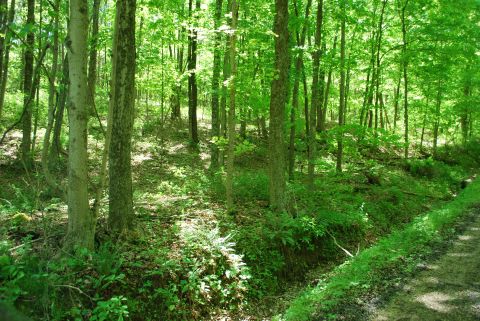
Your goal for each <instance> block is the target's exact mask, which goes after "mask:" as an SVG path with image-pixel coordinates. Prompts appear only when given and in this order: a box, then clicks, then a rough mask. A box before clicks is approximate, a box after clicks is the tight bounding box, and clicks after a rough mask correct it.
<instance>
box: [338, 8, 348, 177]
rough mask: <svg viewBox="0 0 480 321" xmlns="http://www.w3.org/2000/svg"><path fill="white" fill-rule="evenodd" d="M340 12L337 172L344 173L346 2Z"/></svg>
mask: <svg viewBox="0 0 480 321" xmlns="http://www.w3.org/2000/svg"><path fill="white" fill-rule="evenodd" d="M340 6H341V7H340V10H341V12H342V22H341V28H340V29H341V31H340V105H339V108H338V126H339V129H340V130H339V133H338V136H337V142H338V150H337V172H338V173H341V172H342V161H343V132H342V130H343V125H344V115H345V42H346V41H345V20H346V10H345V0H341V2H340Z"/></svg>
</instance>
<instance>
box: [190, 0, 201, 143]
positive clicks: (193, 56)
mask: <svg viewBox="0 0 480 321" xmlns="http://www.w3.org/2000/svg"><path fill="white" fill-rule="evenodd" d="M195 3H196V5H195V8H196V10H197V11H198V10H200V0H196V2H195ZM188 9H189V14H190V17H192V15H193V0H189V3H188ZM197 45H198V31H197V28H196V26H192V30H190V31H189V35H188V48H189V50H188V74H189V76H188V120H189V122H188V123H189V127H188V128H189V133H190V140H191V143H192V144H194V145H197V144H198V142H199V140H198V125H197V106H198V86H197V77H196V69H197Z"/></svg>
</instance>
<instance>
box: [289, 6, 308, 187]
mask: <svg viewBox="0 0 480 321" xmlns="http://www.w3.org/2000/svg"><path fill="white" fill-rule="evenodd" d="M294 4H295V14H296V16H297V17H299V13H298V7H297V3H296V2H295V3H294ZM311 6H312V0H308V1H307V5H306V8H305V20H308V17H309V16H310V7H311ZM306 36H307V23H305V24H304V25H303V27H302V32H301V34H299V33H298V32H297V35H296V37H297V46H298V47H299V48H303V46H304V44H305V38H306ZM302 66H303V50H302V51H301V52H299V53H298V56H297V58H296V60H295V73H294V83H293V91H292V108H291V110H290V142H289V147H288V178H289V180H290V181H292V180H293V178H294V169H295V132H296V128H295V121H296V115H295V114H296V112H297V111H298V100H299V98H298V96H299V90H300V77H301V73H302Z"/></svg>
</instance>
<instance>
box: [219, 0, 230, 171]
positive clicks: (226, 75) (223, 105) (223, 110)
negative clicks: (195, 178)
mask: <svg viewBox="0 0 480 321" xmlns="http://www.w3.org/2000/svg"><path fill="white" fill-rule="evenodd" d="M231 1H232V0H227V8H229V10H230V8H231V5H232V4H231ZM229 46H230V38H228V37H227V39H226V41H225V54H224V55H223V70H222V73H223V79H222V80H223V82H222V88H221V89H222V97H221V99H220V135H221V136H222V137H223V138H225V139H226V138H227V132H228V129H227V118H228V114H227V96H228V87H227V83H228V80H229V79H230V73H231V66H230V55H229V54H228V53H227V51H228V49H229ZM219 158H220V164H221V165H224V163H225V151H224V150H221V151H220V157H219Z"/></svg>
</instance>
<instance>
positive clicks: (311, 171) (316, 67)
mask: <svg viewBox="0 0 480 321" xmlns="http://www.w3.org/2000/svg"><path fill="white" fill-rule="evenodd" d="M322 25H323V0H318V9H317V24H316V28H315V48H314V51H313V68H312V69H313V76H312V104H311V108H310V112H309V114H308V115H309V119H308V122H309V132H308V180H309V184H310V185H311V186H313V183H314V175H315V149H316V146H315V145H316V134H317V131H316V118H315V117H316V115H317V110H318V109H319V108H320V104H319V97H318V94H319V91H320V90H319V72H320V54H321V46H322ZM325 107H326V106H325Z"/></svg>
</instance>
